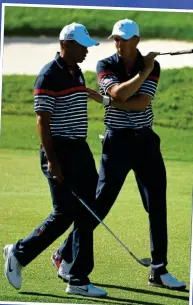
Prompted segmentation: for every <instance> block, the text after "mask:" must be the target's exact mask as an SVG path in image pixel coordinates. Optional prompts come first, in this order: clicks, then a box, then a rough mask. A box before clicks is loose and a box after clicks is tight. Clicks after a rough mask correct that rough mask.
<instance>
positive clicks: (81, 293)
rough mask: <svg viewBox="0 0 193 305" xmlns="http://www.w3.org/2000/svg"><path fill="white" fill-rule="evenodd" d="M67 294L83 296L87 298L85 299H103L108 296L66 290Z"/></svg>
mask: <svg viewBox="0 0 193 305" xmlns="http://www.w3.org/2000/svg"><path fill="white" fill-rule="evenodd" d="M66 293H67V294H75V295H82V296H85V297H94V298H102V297H106V296H107V293H106V294H103V295H98V294H89V293H87V292H84V291H78V290H74V289H68V288H67V289H66Z"/></svg>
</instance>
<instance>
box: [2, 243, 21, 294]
mask: <svg viewBox="0 0 193 305" xmlns="http://www.w3.org/2000/svg"><path fill="white" fill-rule="evenodd" d="M8 247H9V246H5V247H4V248H3V258H4V259H5V267H4V274H5V277H6V279H7V280H8V282H9V284H10V285H11V286H12V287H14V288H15V289H17V290H19V289H20V288H21V286H20V287H15V285H13V283H12V281H11V279H10V277H9V273H8V272H7V269H8V262H9V259H8V252H9V250H8Z"/></svg>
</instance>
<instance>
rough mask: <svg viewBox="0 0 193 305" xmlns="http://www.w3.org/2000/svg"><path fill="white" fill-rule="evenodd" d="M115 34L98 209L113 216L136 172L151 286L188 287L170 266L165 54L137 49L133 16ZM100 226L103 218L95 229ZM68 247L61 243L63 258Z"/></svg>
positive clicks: (108, 66)
mask: <svg viewBox="0 0 193 305" xmlns="http://www.w3.org/2000/svg"><path fill="white" fill-rule="evenodd" d="M110 37H112V38H113V39H114V42H115V47H116V49H117V52H116V53H115V54H114V55H112V56H110V57H108V58H105V59H103V60H100V61H99V62H98V64H97V75H98V83H99V87H100V92H101V94H102V95H105V96H106V98H104V97H99V100H101V101H103V102H104V103H105V120H104V121H105V125H106V133H105V137H104V140H103V150H102V157H101V162H100V170H99V180H98V186H97V192H96V198H97V200H96V204H97V206H96V210H95V212H96V214H97V215H98V216H99V217H100V218H102V219H103V218H104V217H105V216H106V215H107V213H108V212H109V210H110V208H111V207H112V205H113V203H114V202H115V200H116V198H117V196H118V194H119V192H120V190H121V188H122V185H123V183H124V181H125V178H126V176H127V174H128V173H129V171H130V170H133V171H134V173H135V176H136V179H137V182H138V186H139V190H140V193H141V196H142V199H143V203H144V207H145V209H146V211H147V212H148V213H149V225H150V245H151V255H152V264H151V271H150V274H149V280H148V284H149V285H151V286H161V287H166V288H171V289H184V288H185V287H186V284H185V283H184V282H181V281H178V280H177V279H176V278H174V277H173V276H172V275H171V274H170V273H169V272H168V271H167V269H166V265H167V243H168V241H167V219H166V170H165V165H164V161H163V158H162V155H161V151H160V138H159V136H158V135H157V134H156V133H155V132H154V131H153V130H152V124H153V111H152V101H153V99H154V95H155V92H156V88H157V84H158V81H159V77H160V65H159V63H158V62H157V61H156V60H154V58H155V57H156V56H157V55H158V54H159V53H155V52H151V53H149V54H148V55H147V56H145V57H143V56H142V55H141V53H140V52H139V50H138V49H137V45H138V43H139V40H140V35H139V28H138V25H137V24H136V23H135V22H134V21H132V20H129V19H124V20H120V21H118V22H117V23H116V24H115V25H114V28H113V31H112V35H111V36H110ZM96 226H97V222H96V224H95V225H94V224H93V228H95V227H96ZM66 251H67V250H66V248H65V247H63V248H62V247H61V249H60V252H61V253H62V254H63V257H65V252H66ZM63 265H64V266H65V262H63ZM61 271H62V270H61ZM61 273H62V272H61Z"/></svg>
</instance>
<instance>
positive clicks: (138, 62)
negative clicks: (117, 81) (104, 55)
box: [115, 49, 144, 74]
mask: <svg viewBox="0 0 193 305" xmlns="http://www.w3.org/2000/svg"><path fill="white" fill-rule="evenodd" d="M115 60H116V63H118V64H119V65H120V66H122V67H124V69H125V63H124V62H123V60H122V58H121V57H120V56H119V54H118V53H116V54H115ZM143 68H144V59H143V56H142V55H141V52H140V51H139V50H138V49H137V57H136V59H135V62H134V64H133V67H132V69H131V72H132V74H133V73H135V72H137V73H138V71H139V70H142V69H143Z"/></svg>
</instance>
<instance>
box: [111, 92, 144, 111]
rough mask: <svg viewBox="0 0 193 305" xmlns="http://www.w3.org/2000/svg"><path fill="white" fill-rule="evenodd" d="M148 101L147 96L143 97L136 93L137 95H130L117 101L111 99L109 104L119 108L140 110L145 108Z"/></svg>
mask: <svg viewBox="0 0 193 305" xmlns="http://www.w3.org/2000/svg"><path fill="white" fill-rule="evenodd" d="M149 103H150V100H149V101H148V99H147V97H146V98H144V96H140V95H138V96H132V97H130V98H128V99H127V100H126V101H117V100H114V99H111V104H110V105H111V106H113V107H115V108H118V109H121V110H128V111H136V112H141V111H145V110H146V108H147V106H148V105H149Z"/></svg>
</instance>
